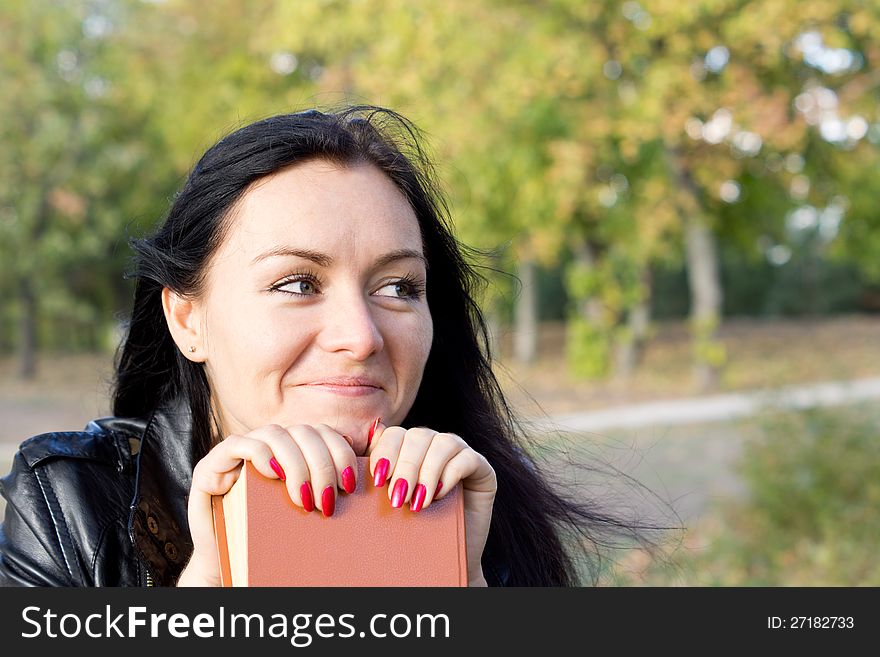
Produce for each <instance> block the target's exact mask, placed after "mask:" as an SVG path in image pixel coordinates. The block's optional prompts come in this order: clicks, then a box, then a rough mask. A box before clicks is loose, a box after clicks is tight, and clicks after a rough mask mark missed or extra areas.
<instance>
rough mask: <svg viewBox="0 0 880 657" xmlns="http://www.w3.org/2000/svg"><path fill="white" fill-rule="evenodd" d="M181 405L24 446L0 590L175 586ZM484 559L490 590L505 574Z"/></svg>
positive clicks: (187, 452)
mask: <svg viewBox="0 0 880 657" xmlns="http://www.w3.org/2000/svg"><path fill="white" fill-rule="evenodd" d="M190 436H191V418H190V414H189V412H188V410H185V409H184V407H183V406H182V405H181V404H175V405H170V406H167V407H164V408H162V409H160V410H158V411H156V412H155V413H153V415H152V416H151V417H150V418H149V419H147V420H135V419H126V418H114V417H110V418H102V419H99V420H94V421H92V422H90V423H89V424H88V426H87V427H86V428H85V430H84V431H66V432H55V433H45V434H41V435H39V436H34V437H33V438H30V439H29V440H26V441H25V442H24V443H22V445H21V447H20V449H19V451H18V453H17V454H16V456H15V459H14V461H13V464H12V470H11V472H10V473H9V474H8V475H7V476H6V477H4V478H2V479H0V494H2V495H3V497H4V498H6V518H5V521H4V523H3V524H2V525H0V585H4V586H153V585H155V586H173V585H175V584H176V582H177V579H178V578H179V577H180V573H181V571H182V570H183V568H184V566H185V565H186V563H187V561H188V560H189V557H190V555H191V554H192V541H191V539H190V534H189V523H188V521H187V497H188V495H189V489H190V484H191V482H192V471H193V468H194V467H195V459H194V457H193V455H192V453H191V451H192V445H191V440H190ZM486 557H487V555H484V557H483V570H484V574H485V576H486V580H487V581H488V582H489V584H490V585H498V584H502V583H503V582H505V581H506V579H507V577H506V572H507V571H506V568H497V567H494V566H493V564H492V563H490V562H489V560H487V558H486Z"/></svg>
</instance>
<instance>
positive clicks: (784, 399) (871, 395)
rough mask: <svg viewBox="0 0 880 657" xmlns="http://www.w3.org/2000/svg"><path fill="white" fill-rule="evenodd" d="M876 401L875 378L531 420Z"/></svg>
mask: <svg viewBox="0 0 880 657" xmlns="http://www.w3.org/2000/svg"><path fill="white" fill-rule="evenodd" d="M870 399H880V377H878V378H870V379H859V380H856V381H835V382H829V383H817V384H812V385H802V386H788V387H785V388H779V389H776V390H762V391H756V392H747V393H732V394H726V395H715V396H712V397H695V398H691V399H675V400H669V401H655V402H650V403H646V404H635V405H626V406H618V407H616V408H609V409H605V410H601V411H588V412H582V413H566V414H560V415H553V416H551V417H550V418H549V421H550V424H549V425H548V423H547V421H546V420H544V421H542V420H535V421H533V422H532V423H530V424H531V426H534V427H536V428H542V427H544V428H547V429H548V430H550V431H552V430H559V431H572V432H590V431H605V430H608V429H637V428H645V427H664V426H674V425H683V424H685V425H686V424H697V423H704V422H728V421H731V420H736V419H740V418H743V417H748V416H750V415H755V414H757V413H758V412H760V411H761V410H763V409H766V408H773V407H777V408H787V409H807V408H814V407H817V406H837V405H840V404H849V403H853V402H859V401H865V400H870Z"/></svg>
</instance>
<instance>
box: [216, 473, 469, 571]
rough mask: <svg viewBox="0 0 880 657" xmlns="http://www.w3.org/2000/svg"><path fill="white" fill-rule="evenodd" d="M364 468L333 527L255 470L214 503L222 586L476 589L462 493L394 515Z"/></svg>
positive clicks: (384, 491) (339, 502) (340, 499)
mask: <svg viewBox="0 0 880 657" xmlns="http://www.w3.org/2000/svg"><path fill="white" fill-rule="evenodd" d="M357 461H358V476H357V488H356V489H355V491H354V492H353V493H352V494H351V495H346V494H345V493H342V494H337V498H336V508H335V510H334V512H333V515H332V516H331V517H329V518H325V517H324V516H323V515H322V514H321V512H320V511H319V510H317V509H315V510H314V511H312V512H311V513H306V512H305V511H303V510H302V509H301V508H300V507H298V506H296V505H295V504H294V503H293V502H292V501H291V500H290V497H289V496H288V494H287V488H286V486H285V484H284V482H282V481H281V480H280V479H269V478H267V477H264V476H263V475H261V474H260V473H259V472H257V470H256V468H254V466H253V464H251V463H250V462H249V461H248V462H246V463H245V466H244V467H243V468H242V471H241V475H240V476H239V478H238V481H236V482H235V484H234V485H233V486H232V488H231V489H230V490H229V492H228V493H226V495H223V496H219V495H215V496H214V498H213V500H212V501H213V508H214V528H215V532H216V536H217V551H218V555H219V557H220V574H221V581H222V583H223V586H467V582H468V580H467V558H466V556H467V552H466V543H465V529H464V498H463V495H462V490H461V485H460V484H459V485H457V486H455V487H454V488H453V489H452V490H451V491H450V492H449V493H448V494H447V495H446V497H444V498H443V499H441V500H437V501H434V502H432V503H431V505H430V506H428V507H427V508H424V509H422V510H421V511H419V512H418V513H415V512H413V511H410V509H409V505H408V504H404V505H403V507H402V508H400V509H394V508H392V507H391V503H390V502H389V500H388V488H387V486H383V487H382V488H376V487H374V486H373V482H372V480H370V478H369V469H368V468H367V463H368V459H367V458H366V457H358V459H357Z"/></svg>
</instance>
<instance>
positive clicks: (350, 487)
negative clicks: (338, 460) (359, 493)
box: [342, 466, 354, 495]
mask: <svg viewBox="0 0 880 657" xmlns="http://www.w3.org/2000/svg"><path fill="white" fill-rule="evenodd" d="M342 487H343V488H344V489H345V492H346V493H348V494H349V495H351V494H352V493H353V492H354V470H352V469H351V466H348V467H347V468H345V470H343V471H342Z"/></svg>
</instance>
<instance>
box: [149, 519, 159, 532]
mask: <svg viewBox="0 0 880 657" xmlns="http://www.w3.org/2000/svg"><path fill="white" fill-rule="evenodd" d="M147 529H149V530H150V533H151V534H158V533H159V523H158V522H156V519H155V518H154V517H153V516H147Z"/></svg>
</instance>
